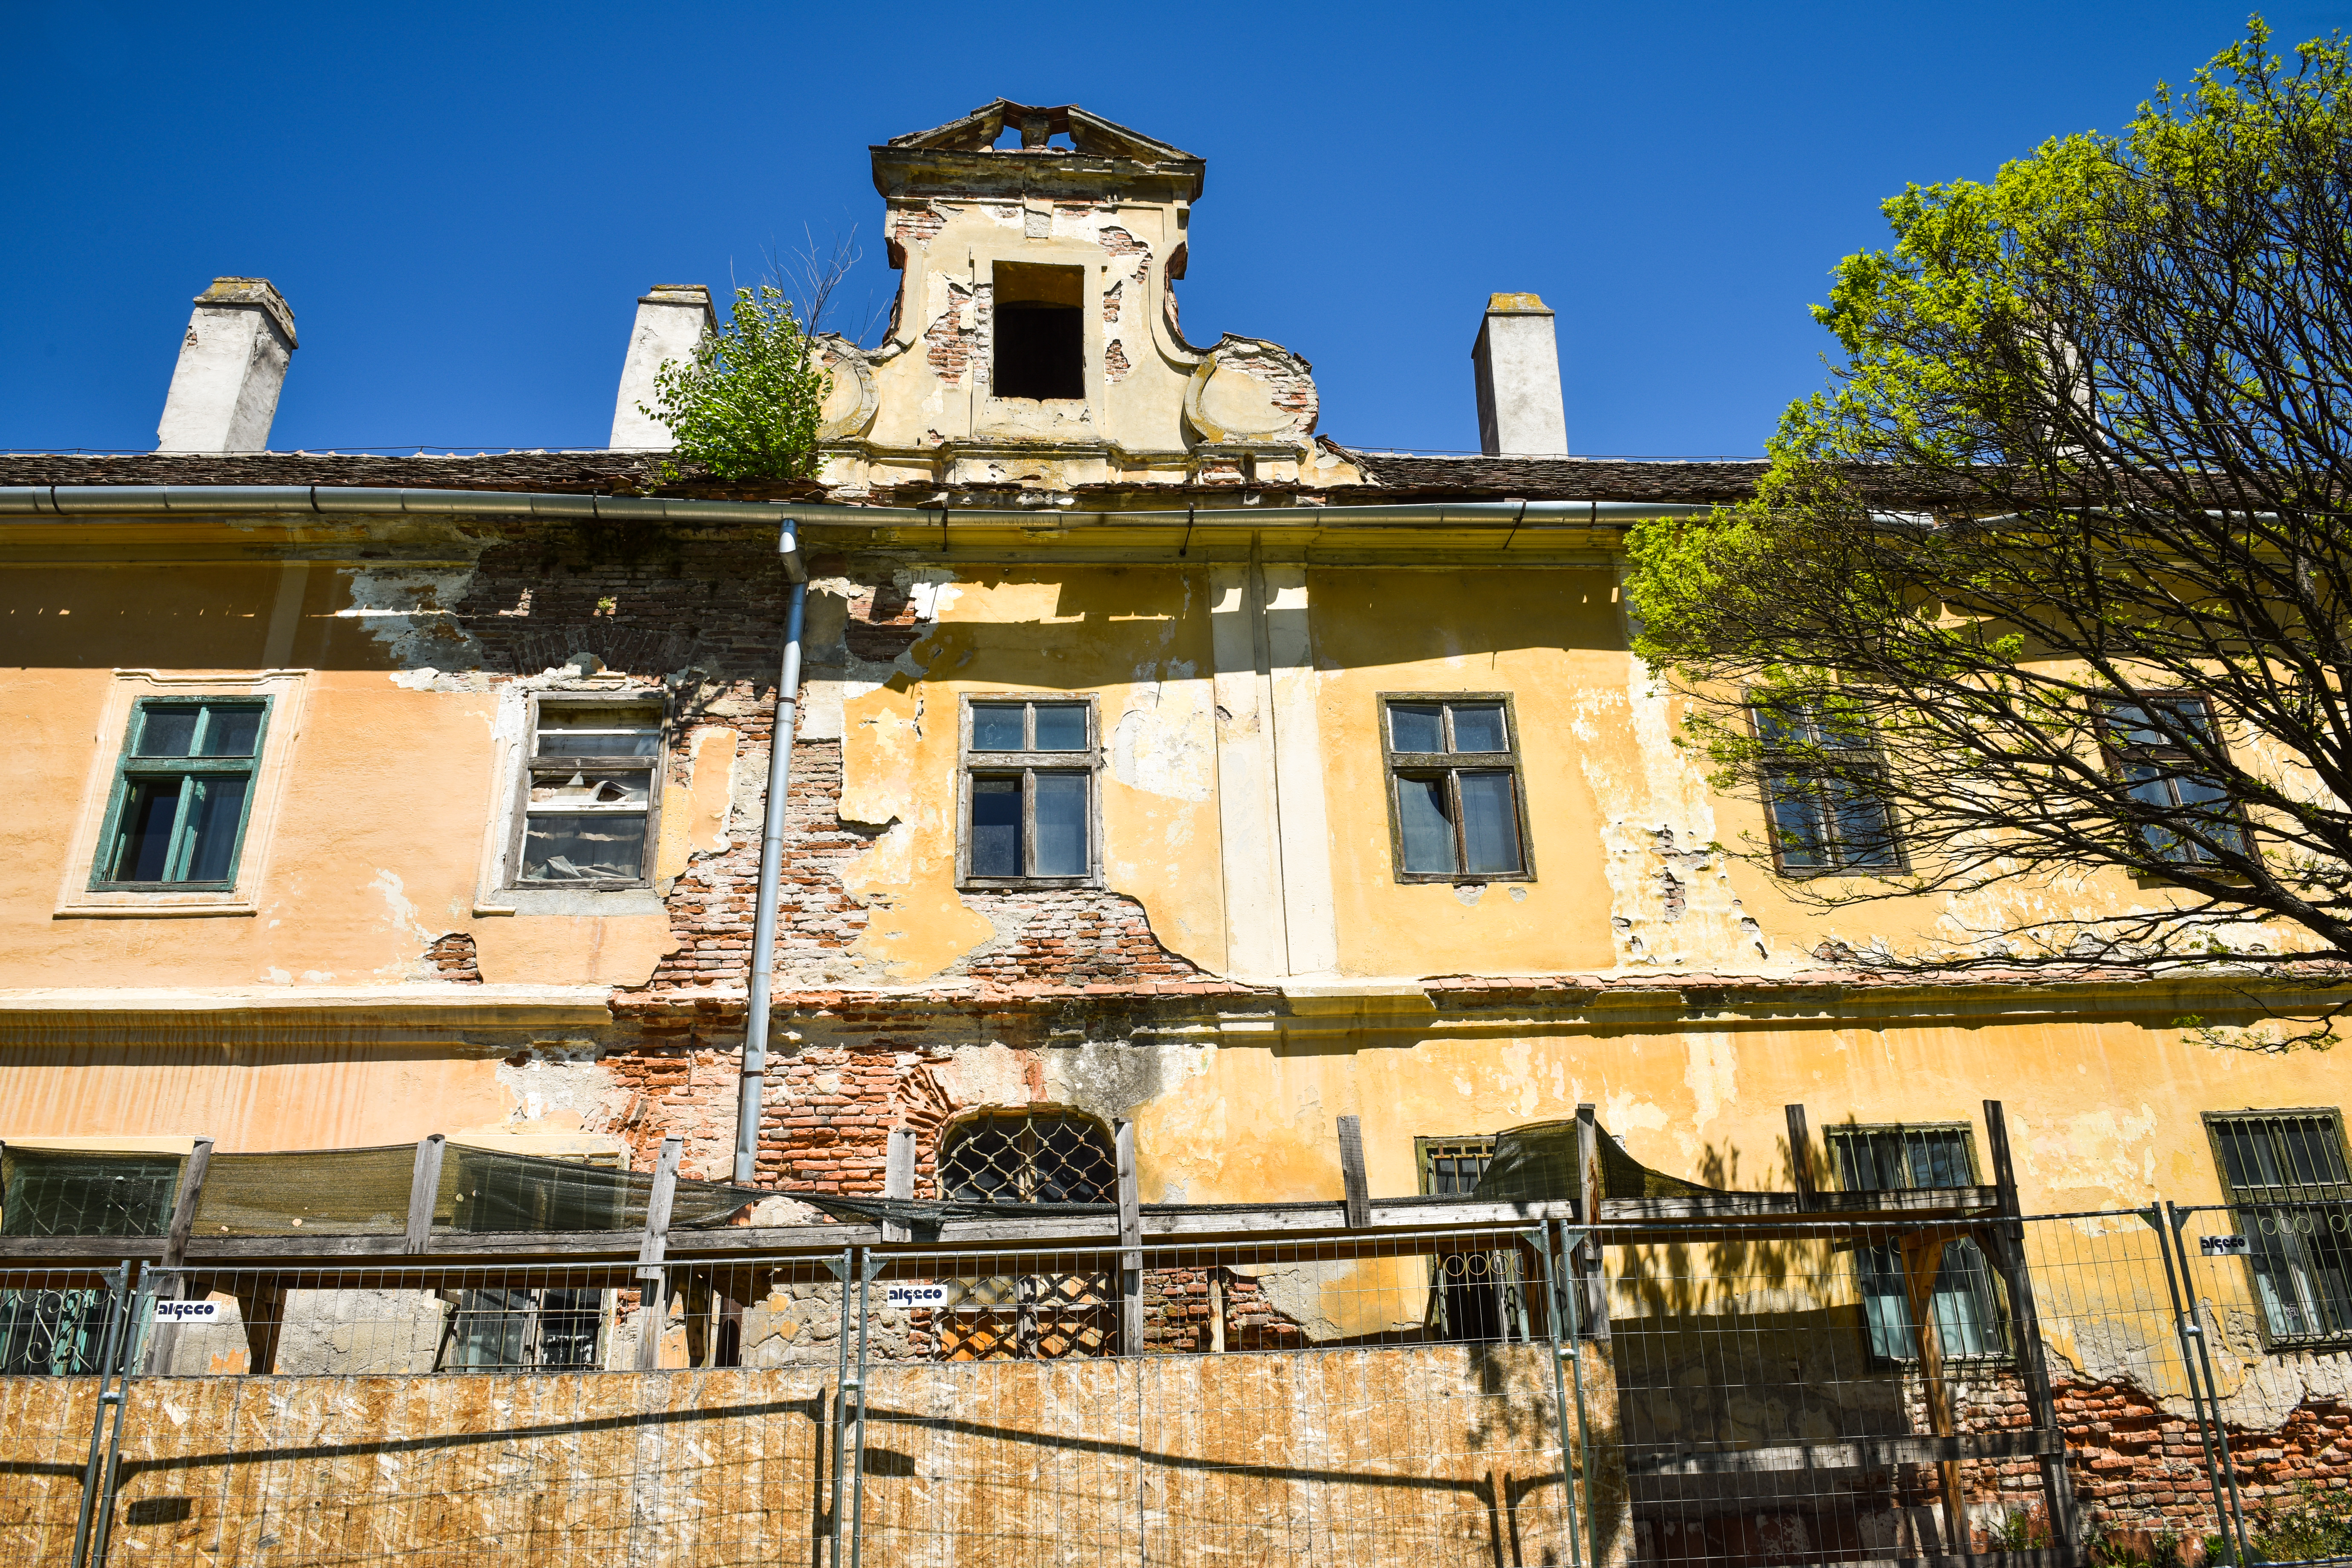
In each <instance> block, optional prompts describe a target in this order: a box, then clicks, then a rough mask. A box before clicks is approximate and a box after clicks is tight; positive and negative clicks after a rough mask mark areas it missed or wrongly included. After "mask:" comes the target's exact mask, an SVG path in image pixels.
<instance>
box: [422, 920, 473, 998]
mask: <svg viewBox="0 0 2352 1568" xmlns="http://www.w3.org/2000/svg"><path fill="white" fill-rule="evenodd" d="M418 968H419V970H420V976H419V977H420V978H422V979H425V980H443V981H454V982H456V983H457V984H460V985H479V984H481V983H482V966H481V964H480V963H478V962H476V959H475V954H474V933H473V932H471V931H451V932H449V933H448V934H447V935H446V936H436V937H435V938H434V939H433V941H432V942H431V943H430V944H429V945H428V946H427V947H426V948H425V958H424V961H423V963H420V964H419V965H418Z"/></svg>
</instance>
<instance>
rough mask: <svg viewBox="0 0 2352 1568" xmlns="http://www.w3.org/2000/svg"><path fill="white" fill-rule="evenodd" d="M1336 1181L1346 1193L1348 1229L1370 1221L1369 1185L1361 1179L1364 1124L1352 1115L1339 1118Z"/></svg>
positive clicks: (1362, 1225)
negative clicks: (1342, 1186) (1337, 1175)
mask: <svg viewBox="0 0 2352 1568" xmlns="http://www.w3.org/2000/svg"><path fill="white" fill-rule="evenodd" d="M1339 1180H1340V1182H1341V1184H1343V1185H1344V1186H1345V1188H1346V1190H1347V1194H1348V1228H1349V1230H1361V1229H1363V1228H1364V1227H1365V1226H1368V1225H1370V1224H1371V1223H1372V1188H1371V1184H1370V1182H1368V1181H1366V1180H1365V1179H1364V1124H1363V1123H1362V1122H1361V1121H1359V1120H1358V1119H1357V1118H1355V1117H1353V1116H1342V1117H1341V1118H1339Z"/></svg>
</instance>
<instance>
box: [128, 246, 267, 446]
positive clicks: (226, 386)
mask: <svg viewBox="0 0 2352 1568" xmlns="http://www.w3.org/2000/svg"><path fill="white" fill-rule="evenodd" d="M294 349H295V342H294V312H293V311H292V310H290V309H289V308H288V307H287V304H286V300H285V299H284V297H283V296H281V295H280V294H279V293H278V290H277V289H273V288H271V287H270V286H269V279H267V278H215V279H213V286H212V287H211V288H209V289H205V291H204V292H203V293H201V294H199V295H197V296H196V310H195V314H194V315H193V316H190V317H189V318H188V335H187V336H186V337H184V338H182V339H181V340H180V363H178V365H176V366H175V367H174V368H173V371H172V390H171V391H170V392H169V393H167V394H165V395H164V397H163V422H162V423H160V424H159V425H157V426H155V449H156V450H157V451H159V452H258V451H262V450H264V449H266V448H267V447H268V445H269V424H270V421H271V420H273V419H275V418H277V417H278V392H279V390H280V389H281V388H283V387H284V386H285V384H286V366H287V364H288V363H289V361H291V360H292V359H293V357H294Z"/></svg>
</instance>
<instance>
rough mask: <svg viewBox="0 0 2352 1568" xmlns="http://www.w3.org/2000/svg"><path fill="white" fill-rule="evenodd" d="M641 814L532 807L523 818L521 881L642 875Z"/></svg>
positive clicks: (643, 836) (626, 878) (608, 879)
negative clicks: (589, 813)
mask: <svg viewBox="0 0 2352 1568" xmlns="http://www.w3.org/2000/svg"><path fill="white" fill-rule="evenodd" d="M645 863H646V819H645V818H644V817H643V816H625V815H622V814H620V813H614V814H611V815H598V816H586V815H581V816H574V815H572V814H570V813H540V812H533V813H532V814H531V815H530V817H528V818H527V819H526V820H525V822H524V824H523V833H522V879H523V880H524V881H526V882H635V881H641V880H643V879H644V877H645Z"/></svg>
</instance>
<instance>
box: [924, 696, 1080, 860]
mask: <svg viewBox="0 0 2352 1568" xmlns="http://www.w3.org/2000/svg"><path fill="white" fill-rule="evenodd" d="M962 752H963V756H962V773H961V777H962V790H961V794H962V796H963V798H962V802H961V812H960V815H961V819H962V832H961V835H960V836H959V840H958V843H957V847H956V858H957V860H958V863H959V864H958V870H959V872H960V880H961V883H962V885H963V886H965V887H968V888H1054V887H1082V886H1086V885H1088V884H1090V883H1091V882H1092V881H1093V880H1094V879H1095V875H1096V868H1097V865H1098V864H1099V863H1100V858H1101V857H1100V846H1099V843H1098V840H1099V837H1100V835H1099V833H1098V831H1097V827H1096V821H1097V805H1098V803H1097V798H1096V796H1097V782H1096V775H1097V773H1099V772H1100V770H1101V765H1102V750H1101V746H1100V744H1099V742H1098V739H1097V728H1096V722H1095V702H1094V699H1093V698H1091V697H1081V698H1060V697H1050V698H1049V697H967V698H966V699H964V705H963V747H962Z"/></svg>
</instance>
